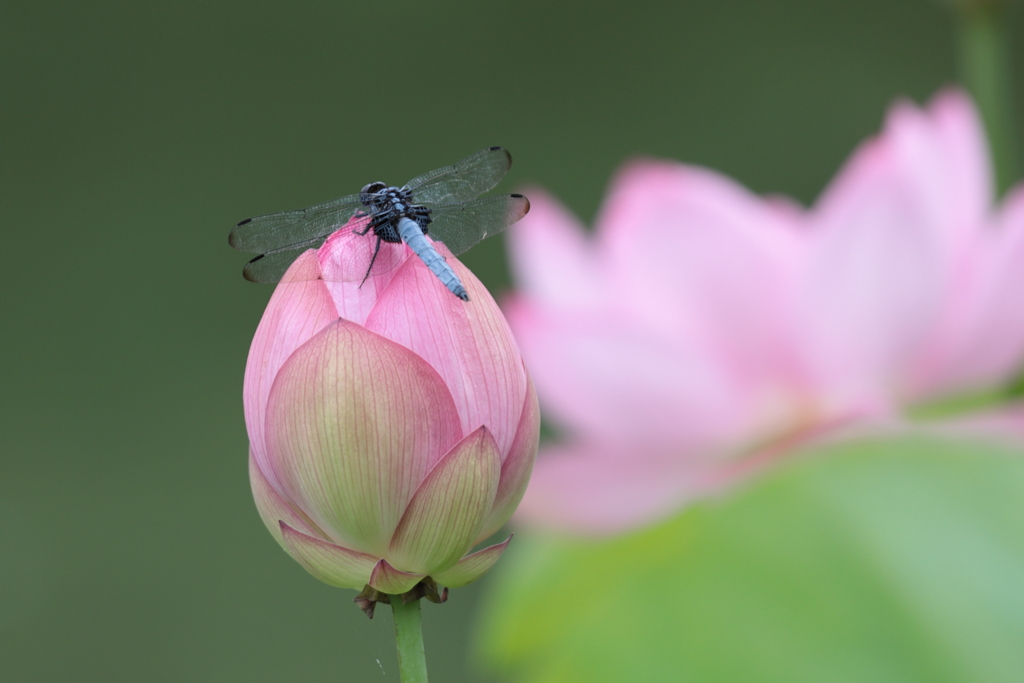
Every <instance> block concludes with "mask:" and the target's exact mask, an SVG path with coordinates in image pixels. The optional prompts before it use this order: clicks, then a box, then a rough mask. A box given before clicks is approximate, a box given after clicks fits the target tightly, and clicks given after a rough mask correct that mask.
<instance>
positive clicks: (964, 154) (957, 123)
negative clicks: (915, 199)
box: [928, 88, 995, 229]
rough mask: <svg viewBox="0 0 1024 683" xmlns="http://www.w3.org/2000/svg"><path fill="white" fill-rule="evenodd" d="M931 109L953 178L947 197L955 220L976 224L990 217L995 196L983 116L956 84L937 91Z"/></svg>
mask: <svg viewBox="0 0 1024 683" xmlns="http://www.w3.org/2000/svg"><path fill="white" fill-rule="evenodd" d="M928 113H929V114H930V115H931V117H932V120H933V121H934V126H935V131H936V137H937V138H938V139H939V141H940V144H941V145H942V148H943V150H944V152H945V169H946V171H947V172H948V173H949V175H950V179H949V180H948V184H947V189H948V194H947V195H946V197H944V199H946V200H947V201H948V202H949V204H950V211H951V212H952V216H951V219H952V222H953V223H954V225H956V224H960V226H961V229H969V228H972V227H976V226H977V225H978V222H979V220H981V219H984V218H986V217H988V215H989V213H990V212H991V209H992V204H993V201H994V199H995V185H994V182H993V178H992V160H991V159H990V157H989V150H988V140H986V138H985V127H984V125H983V124H982V121H981V117H980V115H979V114H978V110H977V109H976V108H975V106H974V102H973V101H972V100H971V98H970V97H969V96H968V95H967V94H966V93H965V92H963V91H962V90H959V89H956V88H949V89H947V90H944V91H942V92H940V93H939V94H938V95H936V96H935V97H934V98H933V99H932V101H931V103H930V104H929V106H928ZM954 229H956V228H954Z"/></svg>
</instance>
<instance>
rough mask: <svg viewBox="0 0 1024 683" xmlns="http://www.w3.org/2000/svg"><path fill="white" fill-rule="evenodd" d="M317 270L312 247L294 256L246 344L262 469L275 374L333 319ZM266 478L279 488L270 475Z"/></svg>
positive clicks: (249, 422)
mask: <svg viewBox="0 0 1024 683" xmlns="http://www.w3.org/2000/svg"><path fill="white" fill-rule="evenodd" d="M317 269H318V265H317V259H316V252H315V251H313V250H310V251H307V252H305V253H304V254H302V255H301V256H299V258H297V259H296V260H295V262H294V263H293V264H292V265H291V267H290V268H289V269H288V271H287V272H286V273H285V275H284V277H283V278H282V279H281V282H280V284H278V285H277V288H276V289H274V294H273V295H272V296H271V297H270V303H268V304H267V309H266V311H265V312H264V313H263V318H262V319H261V320H260V324H259V327H257V328H256V335H255V336H254V337H253V340H252V346H251V347H250V348H249V360H248V362H247V363H246V365H245V383H244V389H243V394H242V397H243V402H244V405H245V426H246V429H247V430H248V432H249V442H250V445H251V446H250V447H251V449H252V453H253V457H254V458H255V459H256V462H257V463H259V465H260V467H261V468H262V469H263V472H264V473H269V472H271V470H270V468H269V467H268V460H267V449H266V445H265V443H264V428H265V421H266V407H267V397H268V396H269V395H270V388H271V386H272V385H273V383H274V378H275V377H276V376H277V372H278V370H280V368H281V366H282V365H283V364H284V362H285V361H286V360H287V359H288V357H289V356H290V355H291V354H292V353H293V352H294V351H295V349H297V348H298V347H300V346H301V345H302V344H304V343H305V342H306V341H307V340H309V339H310V338H311V337H313V335H315V334H316V333H317V332H319V331H320V330H322V329H323V328H324V327H326V326H327V325H328V324H329V323H331V322H333V321H334V320H336V319H337V318H338V312H337V311H336V310H335V308H334V304H333V303H332V302H331V297H330V295H329V294H328V292H327V290H326V288H325V287H324V283H323V282H322V281H320V280H318V279H316V277H317ZM270 480H271V484H272V485H273V486H274V487H275V488H279V485H278V483H277V482H275V481H274V478H273V475H272V474H271V475H270ZM275 524H276V522H275ZM272 533H274V532H272Z"/></svg>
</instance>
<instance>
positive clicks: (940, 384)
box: [927, 185, 1024, 391]
mask: <svg viewBox="0 0 1024 683" xmlns="http://www.w3.org/2000/svg"><path fill="white" fill-rule="evenodd" d="M974 252H975V253H974V259H973V261H971V266H972V269H971V271H970V272H969V273H967V274H966V275H965V277H964V278H963V282H962V285H963V288H964V291H963V292H961V295H962V297H961V301H960V303H961V306H960V310H959V315H958V316H957V317H956V318H955V319H954V320H953V322H952V323H951V324H950V327H952V328H953V331H954V332H955V333H956V335H955V338H954V340H953V342H952V343H951V345H950V346H951V348H950V349H949V350H948V353H947V357H945V358H943V361H944V362H943V365H942V366H940V367H939V368H937V369H936V371H935V373H934V375H935V376H934V377H932V378H931V379H932V382H931V384H930V385H928V387H927V388H930V389H931V390H932V391H937V390H940V389H945V390H946V391H949V390H951V389H959V390H960V391H964V390H970V389H978V388H982V387H985V386H991V385H993V384H998V383H1001V382H1006V381H1007V380H1008V379H1009V378H1010V377H1012V376H1013V374H1014V373H1015V372H1016V370H1017V369H1018V368H1019V367H1020V366H1021V365H1022V364H1024V306H1022V304H1021V301H1022V300H1024V299H1022V292H1024V185H1021V186H1018V187H1017V188H1015V189H1014V190H1012V191H1011V192H1010V194H1009V195H1008V196H1007V198H1006V200H1005V201H1004V204H1003V207H1002V209H1001V211H1000V213H999V215H998V217H997V219H996V221H995V225H990V226H986V229H985V230H984V231H982V232H981V233H980V234H979V235H978V244H977V247H976V249H975V250H974ZM951 336H952V335H951Z"/></svg>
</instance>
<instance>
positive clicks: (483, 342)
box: [366, 245, 526, 453]
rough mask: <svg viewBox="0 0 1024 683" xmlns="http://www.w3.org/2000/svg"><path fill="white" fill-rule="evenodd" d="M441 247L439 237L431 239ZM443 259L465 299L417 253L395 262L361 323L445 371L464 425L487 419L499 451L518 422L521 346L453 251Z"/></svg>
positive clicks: (523, 381) (523, 380) (483, 422)
mask: <svg viewBox="0 0 1024 683" xmlns="http://www.w3.org/2000/svg"><path fill="white" fill-rule="evenodd" d="M436 246H437V247H438V248H439V250H440V251H441V252H442V254H447V250H445V249H444V247H443V245H436ZM448 262H449V263H450V264H451V265H452V267H453V268H454V269H455V272H456V273H457V274H458V276H459V278H460V279H461V280H462V283H463V285H465V287H466V291H467V292H468V293H469V302H464V301H462V300H460V299H458V298H457V297H455V296H454V295H452V293H451V292H449V291H448V290H447V289H445V287H444V285H442V284H441V282H440V281H439V280H438V278H437V277H436V276H435V275H434V274H433V273H431V272H430V271H429V270H428V269H427V267H426V266H425V265H423V263H422V262H421V261H420V260H419V259H418V258H416V259H410V260H409V261H407V262H406V263H405V264H404V265H403V266H402V267H401V268H399V270H398V272H397V273H396V275H395V277H394V278H393V279H392V280H391V284H390V286H389V287H388V289H387V290H386V291H385V292H384V294H383V295H382V296H381V299H380V301H379V302H378V303H377V306H376V307H375V308H374V310H373V312H372V313H371V314H370V316H369V317H368V318H367V320H366V327H367V329H370V330H373V331H374V332H378V333H379V334H381V335H383V336H385V337H387V338H388V339H391V340H392V341H395V342H398V343H399V344H401V345H402V346H405V347H406V348H409V349H412V350H413V351H414V352H415V353H416V354H417V355H418V356H420V357H421V358H423V359H424V360H425V361H427V362H428V363H429V364H430V365H431V367H433V368H434V369H435V370H437V372H438V373H439V374H440V375H441V377H442V378H444V382H445V384H446V385H447V387H448V388H449V390H450V391H451V392H452V397H453V398H454V399H455V405H456V406H457V407H458V411H459V416H460V417H461V419H462V430H463V433H464V434H465V433H469V432H470V431H473V430H475V429H476V428H477V427H479V426H480V425H485V426H486V427H487V428H488V429H489V430H490V432H491V433H492V434H493V435H494V439H495V441H497V443H498V448H499V450H501V452H502V453H505V452H507V451H508V449H509V448H510V447H511V445H512V440H513V439H514V438H515V434H516V429H517V428H518V426H519V414H520V412H521V406H522V403H523V399H524V398H525V396H526V372H525V371H524V370H523V365H522V359H521V356H520V354H519V348H518V347H517V346H516V342H515V339H513V338H512V332H511V330H510V329H509V327H508V323H506V322H505V319H504V317H503V316H502V315H501V311H500V310H499V309H498V305H497V304H496V303H495V302H494V299H493V298H492V297H491V295H490V293H489V292H488V291H487V289H486V288H485V287H484V286H483V285H482V284H481V283H480V281H479V280H478V279H477V278H476V276H475V275H473V274H472V273H471V272H470V271H469V270H468V269H467V268H466V267H465V266H463V265H462V264H461V263H460V262H459V261H458V260H456V259H455V258H452V257H449V258H448Z"/></svg>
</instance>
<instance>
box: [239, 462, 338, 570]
mask: <svg viewBox="0 0 1024 683" xmlns="http://www.w3.org/2000/svg"><path fill="white" fill-rule="evenodd" d="M249 483H250V485H251V486H252V496H253V498H254V499H255V501H256V509H257V510H259V513H260V518H261V519H262V520H263V523H264V524H265V525H266V526H267V530H268V531H270V533H271V535H272V536H273V537H274V538H275V539H276V540H277V542H278V543H280V544H281V547H283V548H284V549H285V550H288V551H289V552H291V551H290V550H289V549H288V546H287V544H285V542H284V538H283V537H282V536H281V523H282V522H285V523H287V524H288V526H290V527H291V528H292V529H295V530H297V531H300V532H302V533H304V534H306V535H307V536H312V537H314V538H319V539H321V540H327V538H328V536H327V534H325V533H324V532H323V531H322V530H321V529H320V528H319V527H318V526H317V525H316V523H315V522H313V520H311V519H310V518H309V517H307V516H306V515H305V514H303V513H302V512H301V511H300V510H297V509H295V508H294V507H292V506H291V505H289V504H288V501H286V500H285V499H284V498H282V497H281V496H280V495H279V494H278V493H277V491H275V490H274V487H273V486H271V485H270V482H269V481H267V478H266V477H265V476H263V473H262V472H260V468H259V465H257V464H256V459H255V458H254V457H253V454H252V449H251V448H250V449H249Z"/></svg>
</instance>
